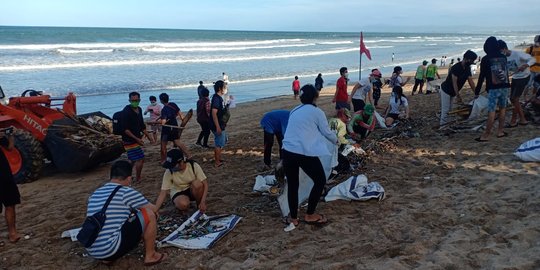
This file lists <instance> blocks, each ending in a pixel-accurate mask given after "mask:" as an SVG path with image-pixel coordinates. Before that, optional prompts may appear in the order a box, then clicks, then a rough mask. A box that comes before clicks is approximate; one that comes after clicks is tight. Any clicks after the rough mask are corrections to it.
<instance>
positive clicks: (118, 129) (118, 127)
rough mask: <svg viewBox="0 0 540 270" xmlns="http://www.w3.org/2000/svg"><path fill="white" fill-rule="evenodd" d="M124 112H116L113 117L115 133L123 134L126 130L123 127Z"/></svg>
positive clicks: (113, 130)
mask: <svg viewBox="0 0 540 270" xmlns="http://www.w3.org/2000/svg"><path fill="white" fill-rule="evenodd" d="M122 112H123V111H119V112H115V113H114V114H113V117H112V132H113V134H114V135H123V133H124V130H123V129H122Z"/></svg>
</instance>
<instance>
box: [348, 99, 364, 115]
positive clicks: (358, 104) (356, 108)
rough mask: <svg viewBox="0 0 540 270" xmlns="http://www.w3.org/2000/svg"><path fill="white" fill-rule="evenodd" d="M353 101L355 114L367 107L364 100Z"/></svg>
mask: <svg viewBox="0 0 540 270" xmlns="http://www.w3.org/2000/svg"><path fill="white" fill-rule="evenodd" d="M351 101H352V105H353V110H354V111H355V112H357V111H361V110H363V109H364V107H365V106H366V102H365V101H364V100H363V99H355V98H353V99H352V100H351Z"/></svg>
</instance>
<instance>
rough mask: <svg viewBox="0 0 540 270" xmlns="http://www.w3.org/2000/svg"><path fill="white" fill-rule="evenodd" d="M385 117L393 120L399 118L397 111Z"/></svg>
mask: <svg viewBox="0 0 540 270" xmlns="http://www.w3.org/2000/svg"><path fill="white" fill-rule="evenodd" d="M386 117H390V118H392V119H394V120H397V119H398V118H399V113H389V114H388V115H387V116H386Z"/></svg>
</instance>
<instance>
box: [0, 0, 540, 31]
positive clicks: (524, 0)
mask: <svg viewBox="0 0 540 270" xmlns="http://www.w3.org/2000/svg"><path fill="white" fill-rule="evenodd" d="M0 10H1V11H2V15H1V16H0V25H10V26H74V27H127V28H172V29H212V30H260V31H322V32H326V31H328V32H358V31H368V32H377V31H385V32H406V31H414V32H423V31H430V32H432V31H441V32H446V31H469V32H471V31H485V30H526V31H537V30H538V32H540V20H538V19H537V18H538V16H539V15H538V14H540V7H539V5H538V0H511V1H509V0H504V1H502V0H451V1H448V0H443V1H440V0H431V1H429V0H401V1H395V0H386V1H362V0H348V1H344V0H267V1H259V0H198V1H190V0H186V1H184V0H150V1H140V0H129V1H128V0H88V1H82V0H49V1H42V0H2V1H1V2H0Z"/></svg>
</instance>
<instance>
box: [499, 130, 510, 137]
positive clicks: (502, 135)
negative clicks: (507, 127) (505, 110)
mask: <svg viewBox="0 0 540 270" xmlns="http://www.w3.org/2000/svg"><path fill="white" fill-rule="evenodd" d="M506 136H508V133H506V132H505V131H503V134H501V135H497V138H502V137H506Z"/></svg>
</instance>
